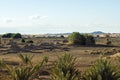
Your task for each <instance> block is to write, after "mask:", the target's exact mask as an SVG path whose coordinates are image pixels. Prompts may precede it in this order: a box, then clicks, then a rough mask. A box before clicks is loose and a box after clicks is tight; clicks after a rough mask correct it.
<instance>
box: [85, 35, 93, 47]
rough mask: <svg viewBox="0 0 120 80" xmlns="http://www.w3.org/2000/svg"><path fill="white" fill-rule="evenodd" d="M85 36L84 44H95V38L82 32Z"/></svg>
mask: <svg viewBox="0 0 120 80" xmlns="http://www.w3.org/2000/svg"><path fill="white" fill-rule="evenodd" d="M84 36H85V38H86V42H85V44H86V45H93V44H95V39H94V37H93V36H92V35H89V34H84Z"/></svg>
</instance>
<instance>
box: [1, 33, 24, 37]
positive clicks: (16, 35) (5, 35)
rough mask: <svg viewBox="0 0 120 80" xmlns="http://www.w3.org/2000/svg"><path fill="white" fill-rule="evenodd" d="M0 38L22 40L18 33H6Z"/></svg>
mask: <svg viewBox="0 0 120 80" xmlns="http://www.w3.org/2000/svg"><path fill="white" fill-rule="evenodd" d="M2 38H22V35H21V34H20V33H6V34H3V35H2Z"/></svg>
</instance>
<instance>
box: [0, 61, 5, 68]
mask: <svg viewBox="0 0 120 80" xmlns="http://www.w3.org/2000/svg"><path fill="white" fill-rule="evenodd" d="M4 65H5V61H4V59H0V69H1V68H3V67H4Z"/></svg>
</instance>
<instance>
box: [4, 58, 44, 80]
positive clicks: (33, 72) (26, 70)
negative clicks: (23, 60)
mask: <svg viewBox="0 0 120 80" xmlns="http://www.w3.org/2000/svg"><path fill="white" fill-rule="evenodd" d="M44 63H45V59H44V58H43V60H42V62H41V63H38V64H36V65H33V66H19V67H13V66H9V65H5V67H6V69H7V70H8V73H9V74H10V76H11V79H12V80H33V79H35V78H37V77H38V73H39V71H40V70H41V67H42V66H43V65H44Z"/></svg>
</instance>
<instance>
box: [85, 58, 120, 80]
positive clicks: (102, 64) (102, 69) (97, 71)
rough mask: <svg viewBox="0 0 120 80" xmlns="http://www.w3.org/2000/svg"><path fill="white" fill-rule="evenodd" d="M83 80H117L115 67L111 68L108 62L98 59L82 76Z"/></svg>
mask: <svg viewBox="0 0 120 80" xmlns="http://www.w3.org/2000/svg"><path fill="white" fill-rule="evenodd" d="M83 78H84V80H119V79H120V74H119V71H118V70H117V67H115V66H111V63H110V61H107V60H106V59H99V60H97V61H96V63H95V64H94V65H93V66H92V67H91V68H90V69H88V70H87V71H86V72H85V74H83Z"/></svg>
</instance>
